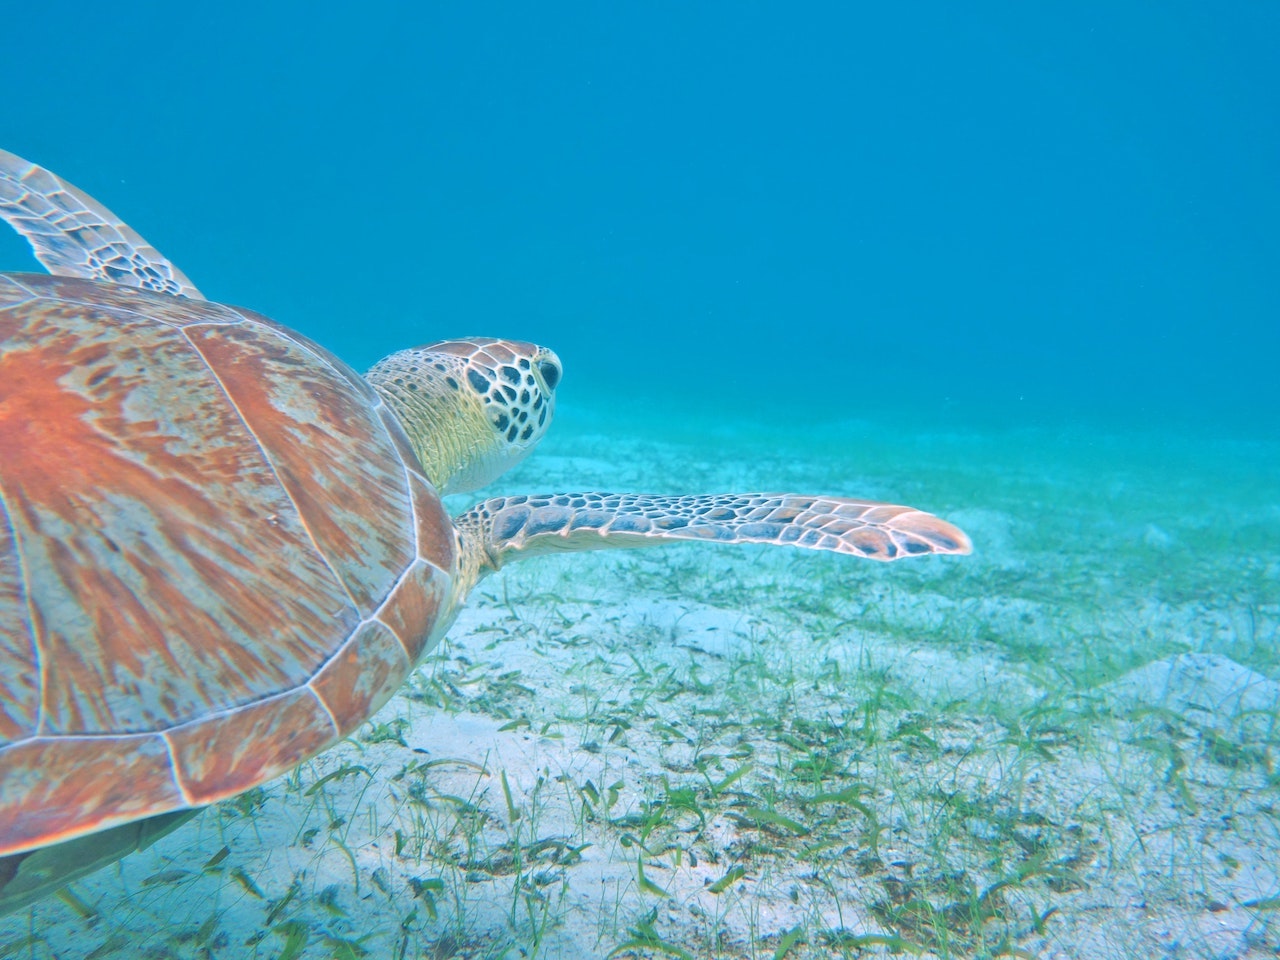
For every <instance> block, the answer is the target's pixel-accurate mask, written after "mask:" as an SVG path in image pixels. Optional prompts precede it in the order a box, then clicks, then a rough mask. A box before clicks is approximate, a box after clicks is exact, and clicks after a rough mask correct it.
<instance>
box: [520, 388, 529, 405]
mask: <svg viewBox="0 0 1280 960" xmlns="http://www.w3.org/2000/svg"><path fill="white" fill-rule="evenodd" d="M520 402H521V403H528V402H529V391H528V390H525V391H523V392H521V394H520Z"/></svg>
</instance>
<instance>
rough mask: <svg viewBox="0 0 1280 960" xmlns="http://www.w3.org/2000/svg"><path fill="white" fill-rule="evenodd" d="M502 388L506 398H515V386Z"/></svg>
mask: <svg viewBox="0 0 1280 960" xmlns="http://www.w3.org/2000/svg"><path fill="white" fill-rule="evenodd" d="M502 390H503V392H504V393H506V395H507V399H508V400H514V399H515V398H516V389H515V387H503V388H502Z"/></svg>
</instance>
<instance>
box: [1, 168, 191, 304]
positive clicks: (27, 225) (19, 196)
mask: <svg viewBox="0 0 1280 960" xmlns="http://www.w3.org/2000/svg"><path fill="white" fill-rule="evenodd" d="M0 218H2V219H4V220H7V221H8V222H9V223H10V224H12V225H13V227H14V229H15V230H17V231H18V232H19V233H21V234H22V235H23V236H25V237H26V238H27V239H28V240H30V241H31V246H32V247H33V248H34V250H35V253H36V257H37V258H38V259H39V260H40V262H41V263H42V264H43V265H44V266H45V268H46V269H47V270H48V271H49V272H50V273H54V274H58V275H59V276H64V277H85V278H87V279H90V280H106V281H109V282H111V283H119V284H122V285H124V286H130V287H140V288H142V289H144V290H154V291H156V292H157V293H169V294H173V295H175V296H181V297H190V298H191V299H194V300H203V299H204V297H202V296H201V295H200V291H199V290H197V289H196V288H195V285H194V284H192V282H191V281H190V280H188V279H187V277H186V275H185V274H184V273H183V272H182V271H181V270H179V269H178V268H177V267H175V266H174V265H173V264H171V263H170V262H169V261H168V260H166V259H165V258H164V257H162V256H160V254H159V253H158V252H157V251H156V250H155V249H154V248H153V247H151V246H149V245H148V244H147V242H146V241H145V240H143V239H142V237H140V236H138V234H136V233H134V231H133V230H131V229H130V228H129V227H128V226H127V225H126V224H125V223H124V222H123V221H121V219H120V218H119V217H117V216H115V214H113V213H112V212H111V211H110V210H108V209H107V208H106V207H104V206H102V205H101V204H100V203H98V202H97V201H96V200H94V199H93V198H92V197H90V196H89V195H88V194H86V193H83V192H81V191H80V190H77V189H76V188H75V187H73V186H72V185H71V184H69V183H67V182H66V181H65V180H63V179H61V178H60V177H58V176H55V175H54V174H52V173H50V172H49V171H48V170H45V169H44V168H42V167H37V166H36V165H35V164H33V163H28V162H27V161H26V160H23V159H22V158H21V157H15V156H14V155H13V154H12V153H9V152H8V151H5V150H0Z"/></svg>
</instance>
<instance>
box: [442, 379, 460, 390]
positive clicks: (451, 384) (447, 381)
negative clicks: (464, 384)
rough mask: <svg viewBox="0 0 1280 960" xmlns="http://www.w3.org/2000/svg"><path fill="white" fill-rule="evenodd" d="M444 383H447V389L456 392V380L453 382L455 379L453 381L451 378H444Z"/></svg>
mask: <svg viewBox="0 0 1280 960" xmlns="http://www.w3.org/2000/svg"><path fill="white" fill-rule="evenodd" d="M444 382H445V383H447V384H448V385H449V389H450V390H457V389H458V381H457V380H455V379H453V377H445V378H444Z"/></svg>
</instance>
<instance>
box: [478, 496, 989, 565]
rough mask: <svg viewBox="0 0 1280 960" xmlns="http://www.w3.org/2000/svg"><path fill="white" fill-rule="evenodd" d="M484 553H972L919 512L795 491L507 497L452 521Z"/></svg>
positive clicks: (500, 558) (958, 536) (875, 556)
mask: <svg viewBox="0 0 1280 960" xmlns="http://www.w3.org/2000/svg"><path fill="white" fill-rule="evenodd" d="M454 524H455V526H456V527H457V528H458V532H459V535H460V536H461V537H462V538H463V540H464V543H465V542H466V541H467V540H474V541H475V543H476V544H477V546H478V547H479V548H480V549H475V548H472V552H474V553H476V554H479V555H480V556H481V557H482V559H481V561H480V567H481V569H480V573H481V574H483V573H486V572H490V571H492V570H496V569H498V568H499V567H501V566H502V565H503V564H504V563H506V562H507V561H509V560H513V559H517V558H520V557H529V556H537V555H540V554H545V553H552V552H556V551H564V550H600V549H608V548H612V547H643V546H649V545H657V544H661V543H670V542H675V541H687V540H697V541H702V542H710V543H766V544H777V545H779V546H794V547H805V548H808V549H811V550H831V551H834V552H836V553H845V554H850V555H853V556H858V557H865V558H867V559H869V560H885V561H887V560H899V559H901V558H903V557H914V556H923V555H925V554H930V553H953V554H966V553H969V552H970V550H971V549H972V546H971V544H970V542H969V538H968V537H967V536H965V534H964V533H963V531H961V530H960V529H958V528H957V527H954V526H952V525H951V524H949V523H947V522H946V521H945V520H940V519H938V518H937V517H935V516H933V515H932V514H928V513H924V512H922V511H920V510H916V509H914V508H912V507H903V506H898V505H896V504H891V503H878V502H876V501H873V500H850V499H846V498H842V497H812V496H804V495H801V494H794V493H736V494H717V495H711V496H683V497H664V496H647V495H644V494H615V493H568V494H554V495H549V496H534V497H499V498H497V499H493V500H485V501H484V502H483V503H478V504H476V505H475V506H474V507H472V508H471V509H470V510H468V511H467V512H466V513H464V514H461V515H460V516H458V517H455V518H454Z"/></svg>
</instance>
